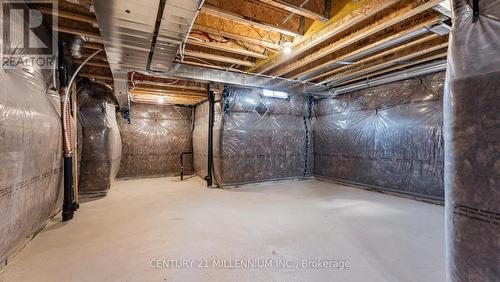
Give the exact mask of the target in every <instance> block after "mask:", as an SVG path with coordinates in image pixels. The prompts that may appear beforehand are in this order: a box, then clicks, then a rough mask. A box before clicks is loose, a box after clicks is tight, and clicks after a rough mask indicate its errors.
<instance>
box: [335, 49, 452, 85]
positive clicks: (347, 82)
mask: <svg viewBox="0 0 500 282" xmlns="http://www.w3.org/2000/svg"><path fill="white" fill-rule="evenodd" d="M447 55H448V52H441V53H438V54H436V55H431V56H428V57H424V58H422V59H418V60H415V61H412V62H411V63H409V64H404V65H397V66H394V67H389V68H386V69H383V70H380V71H377V72H373V73H370V74H368V75H366V76H362V77H356V78H353V79H351V80H348V81H344V82H342V83H341V84H339V85H338V86H341V85H346V84H349V83H353V82H356V81H359V80H364V79H370V78H373V77H376V76H378V75H382V74H386V73H389V72H391V71H395V70H400V69H402V68H407V67H411V66H414V65H418V64H422V63H425V62H429V61H433V60H436V59H440V58H445V57H446V56H447Z"/></svg>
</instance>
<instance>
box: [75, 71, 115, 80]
mask: <svg viewBox="0 0 500 282" xmlns="http://www.w3.org/2000/svg"><path fill="white" fill-rule="evenodd" d="M78 75H79V76H82V77H88V78H95V79H102V80H107V81H112V80H113V77H112V76H109V75H102V74H93V73H82V72H81V73H79V74H78Z"/></svg>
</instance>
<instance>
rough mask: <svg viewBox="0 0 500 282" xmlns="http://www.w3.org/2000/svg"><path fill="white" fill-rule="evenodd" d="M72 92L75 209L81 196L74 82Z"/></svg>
mask: <svg viewBox="0 0 500 282" xmlns="http://www.w3.org/2000/svg"><path fill="white" fill-rule="evenodd" d="M71 92H73V95H72V98H73V101H72V102H73V118H74V120H75V130H73V136H74V137H73V144H72V146H73V196H74V201H73V202H74V204H75V209H78V208H79V202H80V200H79V198H78V113H77V104H76V99H77V97H76V84H75V83H73V85H72V86H71Z"/></svg>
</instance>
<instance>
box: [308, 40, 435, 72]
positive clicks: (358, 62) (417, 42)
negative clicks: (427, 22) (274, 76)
mask: <svg viewBox="0 0 500 282" xmlns="http://www.w3.org/2000/svg"><path fill="white" fill-rule="evenodd" d="M438 37H439V35H437V34H434V33H432V34H430V35H427V36H425V37H422V38H420V39H417V40H414V41H410V42H409V43H406V44H402V45H399V46H397V47H395V48H391V49H388V50H386V51H384V52H382V53H378V54H376V55H375V56H372V57H368V58H365V59H363V60H360V61H357V62H356V63H355V64H353V65H349V66H343V67H340V68H335V69H333V70H329V71H327V72H325V73H322V74H320V75H318V76H316V77H314V78H311V79H310V80H308V81H311V80H315V81H316V80H319V79H322V78H324V77H330V76H332V74H335V73H338V72H340V71H342V70H344V69H349V68H352V67H353V66H355V65H362V64H364V63H366V62H369V61H374V60H377V59H379V58H381V57H383V56H386V55H388V54H390V53H395V52H398V51H400V50H404V49H408V48H411V47H413V46H415V45H418V44H421V43H424V42H426V41H429V40H433V39H436V38H438Z"/></svg>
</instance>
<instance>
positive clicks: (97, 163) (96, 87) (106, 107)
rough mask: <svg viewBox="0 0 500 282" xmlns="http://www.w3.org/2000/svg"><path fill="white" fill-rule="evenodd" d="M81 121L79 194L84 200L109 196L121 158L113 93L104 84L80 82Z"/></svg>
mask: <svg viewBox="0 0 500 282" xmlns="http://www.w3.org/2000/svg"><path fill="white" fill-rule="evenodd" d="M77 93H78V99H77V102H78V108H79V112H78V120H79V123H80V124H81V126H82V136H83V139H82V142H81V146H82V153H81V164H80V166H81V167H80V177H79V180H78V181H79V182H78V191H79V194H80V195H81V196H82V197H87V198H90V197H99V196H104V195H106V193H107V191H108V190H109V188H110V186H111V183H112V182H113V180H114V178H115V176H116V174H117V172H118V168H119V166H120V158H121V149H122V144H121V138H120V131H119V129H118V124H117V122H116V112H115V99H114V97H113V92H112V91H111V89H110V88H108V87H107V86H106V85H104V84H100V83H96V82H91V81H90V80H88V79H82V80H80V81H79V82H78V90H77Z"/></svg>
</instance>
